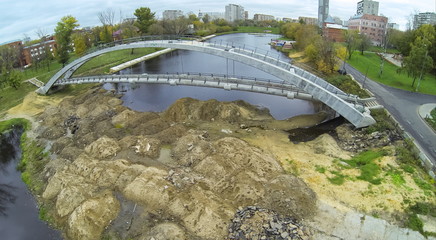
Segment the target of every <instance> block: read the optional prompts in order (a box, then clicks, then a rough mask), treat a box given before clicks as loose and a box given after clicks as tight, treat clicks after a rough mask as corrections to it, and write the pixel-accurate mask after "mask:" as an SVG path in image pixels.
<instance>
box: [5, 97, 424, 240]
mask: <svg viewBox="0 0 436 240" xmlns="http://www.w3.org/2000/svg"><path fill="white" fill-rule="evenodd" d="M26 99H27V100H25V101H26V102H27V105H26V104H23V105H21V106H18V107H16V108H14V109H12V110H11V111H10V112H9V117H14V116H15V117H16V116H20V117H23V116H24V117H26V118H30V119H31V120H33V123H34V126H36V129H34V130H33V131H32V132H31V133H30V134H31V135H30V136H33V137H35V138H36V141H38V142H39V144H41V145H42V146H47V149H49V151H50V154H51V160H50V161H49V163H48V164H47V165H46V166H45V168H44V171H43V172H42V173H41V175H40V178H41V179H42V180H43V181H44V182H45V186H44V190H43V192H42V193H41V196H38V198H39V201H41V202H42V203H44V205H45V206H52V207H51V208H49V209H48V211H49V212H48V215H49V216H51V218H52V219H53V220H54V223H55V224H56V226H57V227H58V228H60V229H61V230H62V231H63V232H64V234H65V237H66V239H100V238H108V239H141V240H151V239H155V240H157V239H194V240H195V239H268V238H271V239H312V235H313V234H314V232H319V231H318V230H317V227H314V225H315V226H316V225H319V226H321V225H322V224H323V219H316V216H320V214H319V213H320V211H323V210H320V208H319V202H320V201H321V202H322V203H323V204H328V205H329V206H331V207H332V208H335V209H337V210H340V211H345V212H349V211H353V210H359V211H361V212H364V213H368V214H371V213H374V212H376V213H383V214H384V215H383V214H380V215H383V216H384V217H387V218H389V215H390V214H392V215H395V214H398V213H401V212H402V211H404V206H403V205H402V203H403V202H404V201H405V200H406V199H407V200H408V201H412V202H413V201H415V200H418V199H420V198H422V196H424V195H425V193H424V192H423V191H422V190H420V188H419V187H417V186H416V184H415V183H414V181H413V179H412V177H411V176H410V175H407V174H406V175H404V179H405V181H406V184H405V186H407V187H402V186H395V185H393V184H392V183H391V181H384V182H383V183H382V184H380V185H377V186H371V185H370V184H369V183H368V182H365V181H346V182H345V183H344V184H343V185H341V186H338V185H332V184H331V183H330V182H329V180H328V178H329V177H331V176H329V174H328V173H320V172H319V171H318V170H317V169H319V168H320V167H323V168H325V169H334V168H335V167H337V159H350V158H351V157H352V156H353V155H354V154H355V152H356V148H359V147H361V146H363V145H364V144H363V145H362V144H360V145H359V146H355V145H353V144H354V142H355V141H353V139H354V138H355V137H356V133H355V131H354V130H353V129H352V128H351V127H350V126H349V125H346V124H342V125H340V126H339V127H336V128H335V130H334V131H333V134H332V132H331V131H330V130H329V133H330V134H321V135H319V136H317V137H315V138H314V139H308V141H307V142H300V143H297V142H294V143H293V142H292V141H290V138H292V136H289V135H290V134H289V133H288V131H289V130H292V129H295V128H306V127H310V126H314V125H317V124H319V123H320V122H322V121H323V120H325V119H326V116H327V115H326V114H325V113H318V114H315V115H309V116H298V117H295V118H292V119H288V120H282V121H278V120H274V119H273V118H272V117H271V115H270V114H269V112H268V111H267V110H265V109H262V110H261V109H257V108H256V107H254V106H251V105H249V104H247V103H245V102H242V101H236V102H218V101H216V100H209V101H198V100H195V99H191V98H184V99H180V100H178V101H176V102H175V103H174V104H173V105H172V106H171V107H169V108H168V109H167V110H166V111H164V112H162V113H150V112H143V113H141V112H136V111H132V110H130V109H128V108H126V107H124V106H122V101H121V100H120V96H117V95H114V94H113V93H112V92H106V91H104V90H100V89H97V88H95V89H92V90H90V91H88V92H87V93H84V94H81V95H78V96H75V97H71V98H65V99H63V100H62V101H60V99H53V100H55V101H50V100H49V99H47V98H44V97H39V96H29V97H28V98H26ZM32 99H33V100H35V101H32ZM44 104H47V105H48V106H47V107H45V108H43V106H45V105H44ZM20 109H21V110H20ZM26 112H29V113H30V114H28V115H26ZM29 115H31V116H29ZM34 115H36V117H35V119H34V118H33V116H34ZM303 135H304V134H303ZM379 135H380V136H379ZM379 135H377V136H372V138H371V139H366V140H365V141H364V143H365V144H367V145H368V147H370V146H372V145H371V144H372V143H377V144H379V145H377V146H385V145H387V147H385V148H388V150H389V144H385V143H386V142H387V141H388V140H389V136H384V135H383V134H379ZM378 139H379V140H378ZM344 149H347V150H344ZM377 164H379V165H380V166H381V167H387V166H389V167H392V166H393V167H398V164H397V163H396V162H395V158H394V157H388V156H386V157H383V158H382V159H380V160H379V161H378V162H377ZM346 171H347V172H346V174H347V175H348V176H357V175H358V172H357V170H356V169H348V170H346ZM385 215H386V216H385ZM314 222H315V224H313V223H314ZM305 223H311V224H310V227H307V226H305ZM317 234H319V233H317ZM318 239H320V238H318ZM321 239H322V238H321Z"/></svg>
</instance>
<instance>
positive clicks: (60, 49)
mask: <svg viewBox="0 0 436 240" xmlns="http://www.w3.org/2000/svg"><path fill="white" fill-rule="evenodd" d="M78 26H79V24H77V20H76V18H74V17H73V16H70V15H68V16H65V17H62V18H61V21H60V22H58V24H57V26H56V28H55V36H56V44H57V47H56V56H57V58H58V61H59V63H61V64H62V65H63V66H65V63H67V62H68V60H69V59H70V53H69V52H70V51H71V50H72V47H71V35H72V33H73V30H74V28H76V27H78Z"/></svg>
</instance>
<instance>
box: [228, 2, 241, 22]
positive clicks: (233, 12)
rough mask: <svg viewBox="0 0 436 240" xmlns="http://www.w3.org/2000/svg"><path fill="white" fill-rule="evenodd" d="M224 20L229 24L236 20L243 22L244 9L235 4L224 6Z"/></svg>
mask: <svg viewBox="0 0 436 240" xmlns="http://www.w3.org/2000/svg"><path fill="white" fill-rule="evenodd" d="M225 19H226V20H227V21H229V22H234V21H238V20H245V11H244V7H242V6H241V5H236V4H229V5H227V6H226V12H225Z"/></svg>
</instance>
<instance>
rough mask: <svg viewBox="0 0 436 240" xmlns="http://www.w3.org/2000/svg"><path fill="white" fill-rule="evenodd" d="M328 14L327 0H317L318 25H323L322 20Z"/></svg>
mask: <svg viewBox="0 0 436 240" xmlns="http://www.w3.org/2000/svg"><path fill="white" fill-rule="evenodd" d="M328 15H329V0H319V6H318V26H319V27H320V28H322V27H323V24H324V21H325V20H326V19H327V17H328Z"/></svg>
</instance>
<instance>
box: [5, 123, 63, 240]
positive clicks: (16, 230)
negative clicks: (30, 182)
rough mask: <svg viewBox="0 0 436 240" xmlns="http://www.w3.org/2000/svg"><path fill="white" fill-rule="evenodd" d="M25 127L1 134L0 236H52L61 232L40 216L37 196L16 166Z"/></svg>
mask: <svg viewBox="0 0 436 240" xmlns="http://www.w3.org/2000/svg"><path fill="white" fill-rule="evenodd" d="M22 132H23V130H22V129H14V130H13V131H9V132H7V133H5V134H3V135H0V239H1V240H28V239H35V240H39V239H41V240H52V239H62V237H61V234H60V233H59V232H57V231H55V230H53V229H51V228H49V226H48V225H47V224H46V223H45V222H43V221H41V220H39V218H38V208H37V204H36V201H35V199H34V198H33V196H32V195H31V194H30V192H29V191H28V190H27V187H26V185H25V184H24V183H23V181H22V180H21V173H20V172H19V171H17V170H16V167H17V164H18V162H19V160H20V158H21V150H20V148H19V146H20V136H21V134H22Z"/></svg>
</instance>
